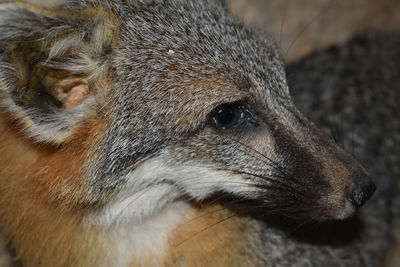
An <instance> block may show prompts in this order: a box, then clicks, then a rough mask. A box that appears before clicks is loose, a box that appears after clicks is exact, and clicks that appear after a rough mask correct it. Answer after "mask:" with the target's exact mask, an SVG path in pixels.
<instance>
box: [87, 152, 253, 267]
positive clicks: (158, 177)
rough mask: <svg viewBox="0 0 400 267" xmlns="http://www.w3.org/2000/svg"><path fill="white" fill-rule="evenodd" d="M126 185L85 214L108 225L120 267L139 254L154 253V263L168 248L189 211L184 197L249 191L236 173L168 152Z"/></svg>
mask: <svg viewBox="0 0 400 267" xmlns="http://www.w3.org/2000/svg"><path fill="white" fill-rule="evenodd" d="M125 188H126V189H125V190H124V191H122V192H120V193H119V195H118V196H117V198H116V199H115V200H114V201H113V202H112V203H109V204H108V205H107V206H106V207H105V208H104V209H103V210H102V211H101V212H99V213H96V214H92V216H91V217H90V218H88V219H89V223H91V224H95V225H101V226H105V227H107V228H108V229H110V232H111V233H112V236H113V237H114V238H115V244H116V249H117V250H118V252H117V253H118V254H119V255H120V256H118V257H120V260H121V262H120V263H119V266H124V264H127V263H128V262H129V261H132V260H135V259H137V260H140V257H141V255H153V256H152V257H154V260H155V262H154V266H156V265H157V264H158V263H157V261H160V260H161V259H162V258H163V256H164V254H165V252H166V249H167V247H168V236H170V235H171V234H172V232H173V229H175V228H176V227H178V226H179V225H180V224H181V223H182V221H183V218H184V217H185V216H186V215H188V213H190V210H191V209H190V204H189V203H188V202H187V201H184V200H182V197H183V196H187V197H191V198H193V199H196V200H201V199H204V198H206V197H208V196H209V195H210V194H213V193H216V192H218V191H225V192H231V193H235V194H236V195H240V194H249V192H250V193H251V191H252V189H251V188H252V187H251V186H249V184H248V183H247V182H246V181H245V180H244V179H242V178H241V177H240V176H237V175H233V174H230V173H228V172H222V171H214V170H212V169H210V168H207V167H205V166H193V165H184V164H177V163H174V162H172V161H171V160H169V157H168V153H167V152H166V153H165V154H164V155H163V156H160V157H158V158H153V159H149V160H147V161H145V162H144V163H143V164H141V165H140V166H138V167H137V168H136V169H135V170H134V171H133V172H131V173H130V174H129V175H128V176H127V184H126V185H125ZM253 190H254V191H255V190H256V189H255V188H254V189H253ZM149 253H150V254H149ZM137 257H139V258H137ZM146 258H147V257H146Z"/></svg>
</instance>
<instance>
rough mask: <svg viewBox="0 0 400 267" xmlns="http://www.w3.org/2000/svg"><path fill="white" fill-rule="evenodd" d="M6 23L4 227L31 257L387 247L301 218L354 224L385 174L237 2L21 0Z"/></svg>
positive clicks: (282, 262) (314, 261)
mask: <svg viewBox="0 0 400 267" xmlns="http://www.w3.org/2000/svg"><path fill="white" fill-rule="evenodd" d="M0 29H1V31H0V100H1V117H0V122H1V123H0V143H1V144H0V149H1V157H0V164H1V166H2V167H1V170H0V179H1V181H0V229H1V231H2V233H3V234H4V235H5V237H6V238H7V241H8V243H9V246H10V248H11V249H13V251H14V252H15V257H16V259H17V260H18V262H20V263H21V264H22V265H24V266H177V265H179V266H257V265H258V266H266V265H267V266H294V265H297V266H307V265H312V266H320V265H321V264H322V263H324V264H330V263H331V266H334V265H337V266H375V264H378V263H379V262H381V261H383V260H384V259H383V257H382V256H380V257H377V255H383V254H382V253H384V252H385V251H387V250H389V247H390V246H389V244H390V242H394V240H389V239H385V238H384V236H382V235H379V237H380V238H381V239H380V240H381V242H382V244H379V245H376V246H375V247H374V248H372V247H371V248H370V249H369V248H367V249H365V250H363V247H360V244H365V240H370V239H367V237H369V236H368V233H369V232H368V231H367V234H366V235H365V238H366V239H365V240H364V239H362V238H361V239H357V240H356V241H355V244H354V245H353V244H352V243H351V242H350V243H347V245H341V246H335V244H333V245H331V244H328V245H316V244H312V242H311V243H310V242H308V243H304V242H303V241H302V240H301V238H300V239H299V238H298V237H296V236H291V235H290V233H288V231H286V230H287V229H286V230H285V227H286V224H288V225H289V226H290V225H291V224H292V221H291V220H292V219H294V220H300V221H303V222H304V221H305V222H307V221H325V220H332V219H346V218H348V217H350V216H352V215H354V213H355V212H356V210H357V209H358V208H359V207H360V206H362V205H363V204H364V203H365V201H366V200H368V199H369V198H370V197H371V195H372V194H373V192H374V191H375V186H374V185H373V183H372V181H371V179H370V178H369V177H368V175H367V172H366V171H365V169H364V168H363V167H362V166H361V165H360V164H359V163H358V162H357V161H356V160H355V159H354V158H353V157H352V156H351V155H350V154H349V153H347V152H345V151H344V150H343V149H342V148H341V147H340V146H338V145H337V144H335V143H334V142H333V141H332V140H331V139H330V138H329V137H328V136H327V135H326V134H324V133H323V132H322V131H320V130H318V128H317V127H316V126H315V125H314V124H313V123H311V122H310V121H308V120H307V119H306V118H305V117H304V116H303V115H302V114H301V113H300V112H299V111H298V110H297V109H296V108H295V106H294V105H293V102H292V100H291V98H290V95H289V88H288V86H287V82H286V75H285V69H284V63H283V60H282V57H281V56H280V54H279V52H278V49H277V48H276V46H275V44H274V43H273V41H271V38H269V37H267V36H262V35H259V34H257V33H254V32H252V31H250V30H248V29H246V28H245V27H244V26H243V25H242V24H241V23H239V22H238V21H237V20H236V19H234V18H232V17H231V16H230V15H229V12H228V11H227V10H226V8H225V6H224V5H223V3H222V1H212V0H202V1H183V0H171V1H158V0H154V1H153V0H150V1H139V0H130V1H114V0H109V1H94V0H93V1H91V0H88V1H72V2H68V3H66V4H64V5H61V6H57V7H54V8H51V9H50V8H42V7H37V6H35V5H33V4H29V3H25V2H19V1H17V2H13V3H4V4H1V5H0ZM305 111H306V112H307V110H305ZM221 114H222V115H221ZM390 188H392V189H393V188H394V187H390ZM393 190H395V189H393ZM393 200H395V198H394V197H393ZM391 207H393V206H392V205H388V206H387V207H386V208H387V209H390V208H391ZM379 211H381V212H384V211H385V209H380V210H379ZM280 216H284V217H289V218H291V219H290V221H286V220H283V219H282V218H281V217H280ZM361 218H362V217H361ZM271 220H272V221H271ZM276 220H278V222H279V223H278V224H279V227H277V226H276ZM354 220H356V219H354V218H353V219H351V220H350V224H351V225H353V224H352V222H354ZM385 221H388V220H386V219H385ZM282 222H284V223H282ZM367 222H368V220H367ZM342 225H346V223H344V224H340V223H339V228H340V227H341V226H342ZM356 225H357V224H356ZM371 225H372V224H371ZM381 225H384V224H381ZM366 227H370V226H369V225H367V226H366ZM281 228H284V229H281ZM356 228H357V227H356ZM384 228H385V229H389V227H386V225H385V227H384ZM350 229H352V228H350ZM385 231H386V230H384V229H382V232H384V233H387V232H385ZM289 232H290V231H289ZM377 233H378V232H377ZM361 235H362V233H361ZM307 236H308V235H307ZM294 252H296V253H294ZM372 252H374V253H372ZM388 253H389V252H388ZM372 256H375V259H373V258H372Z"/></svg>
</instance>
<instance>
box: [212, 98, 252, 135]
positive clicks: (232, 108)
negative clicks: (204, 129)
mask: <svg viewBox="0 0 400 267" xmlns="http://www.w3.org/2000/svg"><path fill="white" fill-rule="evenodd" d="M211 122H212V124H213V125H214V126H215V127H216V128H219V129H222V130H230V129H238V128H245V127H247V126H250V125H253V126H254V125H255V124H256V122H255V119H254V116H253V115H252V114H251V113H250V111H249V110H248V109H247V108H246V107H245V106H244V105H243V104H241V103H238V102H235V103H229V104H223V105H221V106H218V107H217V108H216V109H214V111H213V112H212V114H211Z"/></svg>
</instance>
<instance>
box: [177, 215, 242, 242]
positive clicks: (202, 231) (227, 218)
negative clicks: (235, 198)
mask: <svg viewBox="0 0 400 267" xmlns="http://www.w3.org/2000/svg"><path fill="white" fill-rule="evenodd" d="M236 216H237V215H236V214H233V215H229V216H228V217H225V218H224V219H222V220H220V221H218V222H216V223H213V224H210V225H209V226H207V227H205V228H203V229H201V230H200V231H198V232H196V233H194V234H192V235H190V236H189V237H187V238H185V239H184V240H183V241H181V242H179V243H178V244H175V248H178V247H179V246H181V245H182V244H184V243H186V242H187V241H188V240H190V239H192V238H193V237H195V236H198V235H199V234H201V233H204V232H205V231H207V230H209V229H211V228H212V227H214V226H216V225H218V224H220V223H223V222H226V221H228V220H229V219H231V218H234V217H236Z"/></svg>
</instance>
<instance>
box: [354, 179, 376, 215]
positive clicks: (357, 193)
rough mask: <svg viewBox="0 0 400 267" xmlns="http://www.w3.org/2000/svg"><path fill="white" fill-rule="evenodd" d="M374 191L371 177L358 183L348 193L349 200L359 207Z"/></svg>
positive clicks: (374, 187)
mask: <svg viewBox="0 0 400 267" xmlns="http://www.w3.org/2000/svg"><path fill="white" fill-rule="evenodd" d="M375 191H376V185H375V184H374V182H372V180H371V179H368V181H366V182H363V183H362V184H359V185H358V186H357V187H356V188H355V189H353V191H352V192H351V193H350V195H349V200H350V202H351V203H352V204H353V206H354V207H356V208H357V209H359V208H361V207H362V206H363V205H364V204H365V202H367V200H368V199H370V198H371V197H372V195H373V194H374V193H375Z"/></svg>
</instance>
